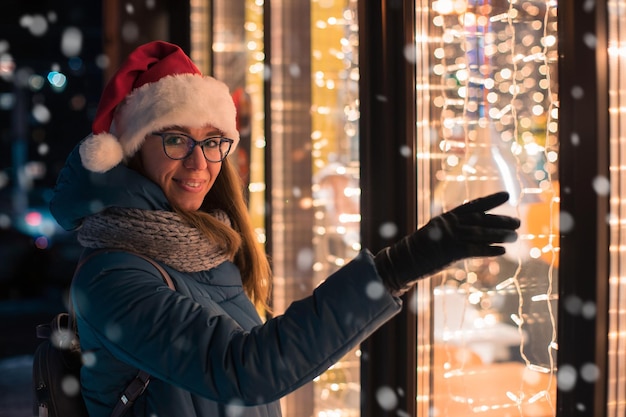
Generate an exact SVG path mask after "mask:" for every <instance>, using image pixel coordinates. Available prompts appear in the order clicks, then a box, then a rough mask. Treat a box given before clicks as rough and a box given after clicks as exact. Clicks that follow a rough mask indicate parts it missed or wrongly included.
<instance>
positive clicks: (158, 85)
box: [80, 74, 239, 172]
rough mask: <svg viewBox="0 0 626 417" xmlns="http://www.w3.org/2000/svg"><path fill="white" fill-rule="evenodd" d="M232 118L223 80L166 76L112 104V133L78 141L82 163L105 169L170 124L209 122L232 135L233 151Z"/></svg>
mask: <svg viewBox="0 0 626 417" xmlns="http://www.w3.org/2000/svg"><path fill="white" fill-rule="evenodd" d="M236 116H237V110H236V108H235V104H234V102H233V99H232V97H231V95H230V92H229V90H228V87H227V86H226V84H224V83H222V82H221V81H218V80H216V79H215V78H213V77H209V76H203V75H200V74H177V75H168V76H165V77H163V78H161V79H159V80H158V81H156V82H153V83H148V84H145V85H143V86H141V87H139V88H137V89H135V90H133V91H132V92H131V93H130V94H129V95H128V96H127V97H126V98H125V100H124V101H123V102H122V103H121V104H120V105H119V106H118V107H117V109H116V111H115V115H114V118H113V124H112V126H111V129H110V130H111V132H110V133H106V132H105V133H100V134H97V135H94V136H91V137H89V138H87V139H86V140H85V141H84V142H83V144H81V147H80V155H81V159H82V162H83V166H84V167H85V168H87V169H88V170H90V171H94V172H106V171H108V170H109V169H111V168H113V167H114V166H115V165H117V164H119V163H120V162H122V161H124V160H127V159H128V158H130V157H132V156H133V155H134V154H135V153H136V152H137V150H139V148H140V147H141V145H142V144H143V142H144V140H145V138H146V136H147V135H149V134H150V133H152V132H157V131H159V130H161V129H164V128H167V127H173V126H181V127H190V128H199V127H204V126H207V125H210V126H212V127H214V128H216V129H218V130H220V131H221V132H222V134H223V135H224V136H225V137H227V138H230V139H233V141H234V143H233V146H232V147H231V151H230V153H231V154H232V153H233V151H234V150H235V148H236V147H237V144H238V143H239V132H238V131H237V120H236V118H237V117H236ZM115 136H117V139H116V137H115ZM197 139H201V138H197ZM115 144H117V147H116V146H115ZM120 147H121V149H120Z"/></svg>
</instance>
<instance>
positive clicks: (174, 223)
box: [78, 208, 230, 272]
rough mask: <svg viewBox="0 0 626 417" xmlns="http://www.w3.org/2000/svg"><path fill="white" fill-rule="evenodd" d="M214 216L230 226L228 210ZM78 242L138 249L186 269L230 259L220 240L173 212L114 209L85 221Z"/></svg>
mask: <svg viewBox="0 0 626 417" xmlns="http://www.w3.org/2000/svg"><path fill="white" fill-rule="evenodd" d="M212 215H213V216H214V217H215V218H216V219H218V220H219V221H221V222H222V223H224V224H227V225H229V226H230V219H229V218H228V215H227V214H226V213H225V212H223V211H217V212H215V213H212ZM78 241H79V242H80V243H81V245H83V246H85V247H88V248H115V249H122V250H127V251H129V252H138V253H141V254H143V255H146V256H148V257H150V258H153V259H156V260H157V261H160V262H163V263H165V264H166V265H169V266H171V267H172V268H174V269H177V270H179V271H182V272H197V271H204V270H207V269H211V268H213V267H215V266H217V265H219V264H221V263H222V262H224V261H227V260H229V259H228V256H227V255H226V253H225V252H224V250H223V249H222V247H220V245H219V244H218V243H217V242H211V241H209V240H208V239H207V237H206V236H204V235H203V234H202V233H200V231H199V230H198V229H196V228H195V227H191V226H189V225H187V223H185V222H184V221H183V220H182V219H181V218H180V216H179V215H178V214H176V213H174V212H170V211H154V210H140V209H133V208H110V209H107V210H105V211H103V212H101V213H98V214H94V215H93V216H89V217H87V218H86V219H85V220H84V222H83V225H82V227H81V228H80V230H79V231H78Z"/></svg>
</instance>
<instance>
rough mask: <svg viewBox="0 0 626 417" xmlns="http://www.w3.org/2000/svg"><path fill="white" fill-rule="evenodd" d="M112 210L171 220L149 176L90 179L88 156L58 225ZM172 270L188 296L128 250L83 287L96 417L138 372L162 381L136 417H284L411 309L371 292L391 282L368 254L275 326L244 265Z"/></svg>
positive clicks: (64, 182)
mask: <svg viewBox="0 0 626 417" xmlns="http://www.w3.org/2000/svg"><path fill="white" fill-rule="evenodd" d="M107 207H127V208H140V209H146V210H170V207H169V205H168V203H167V200H166V199H165V196H164V195H163V193H162V192H161V190H160V188H159V187H158V186H157V185H155V184H154V183H152V182H151V181H149V180H148V179H146V178H145V177H143V176H142V175H140V174H138V173H137V172H135V171H133V170H130V169H128V168H127V167H125V166H124V165H122V164H120V165H118V166H117V167H115V168H113V169H112V170H111V171H109V172H106V173H104V174H94V173H92V172H89V171H86V170H85V169H84V168H83V167H82V165H81V162H80V156H79V154H78V148H76V149H75V150H74V151H73V152H72V154H71V155H70V156H69V158H68V160H67V163H66V166H65V167H64V169H63V170H62V172H61V174H60V176H59V180H58V183H57V186H56V189H55V194H54V198H53V200H52V201H51V210H52V213H53V215H54V216H55V218H56V219H57V221H58V222H59V224H61V225H62V226H63V227H64V228H65V229H68V230H73V229H76V228H77V227H79V226H80V224H81V221H82V219H83V218H84V217H86V216H89V215H90V214H92V213H94V212H98V211H101V210H103V209H105V208H107ZM89 251H90V250H87V251H86V252H87V253H88V252H89ZM163 267H164V268H165V269H166V270H167V272H168V273H169V274H170V276H171V277H172V280H173V281H174V283H175V285H176V291H171V290H170V289H169V288H168V287H167V285H166V284H165V283H164V281H163V279H162V277H161V275H160V274H159V272H158V271H157V270H156V268H154V266H152V265H151V264H150V263H149V262H147V261H145V260H143V259H141V258H139V257H137V256H135V255H132V254H129V253H125V252H109V253H101V254H98V255H96V256H95V257H93V258H91V259H90V260H89V261H88V262H87V263H86V264H85V265H84V266H83V267H82V268H81V270H80V272H79V274H78V275H77V276H76V277H75V279H74V282H73V284H72V302H73V305H74V308H75V311H76V315H77V321H78V329H79V334H80V341H81V347H82V349H83V351H84V352H86V353H88V354H87V355H85V360H86V363H85V366H83V368H82V371H81V386H82V394H83V397H84V399H85V402H86V404H87V407H88V409H89V414H90V416H91V417H109V416H110V414H111V411H112V409H113V407H114V405H115V404H116V402H117V400H118V397H119V395H120V392H121V391H122V390H123V388H124V387H125V386H126V385H127V384H128V383H129V381H131V380H132V379H133V378H134V377H135V375H136V374H137V372H138V369H143V370H145V371H147V372H148V373H150V374H151V375H152V380H151V382H150V384H149V386H148V388H147V390H146V391H145V392H144V394H143V395H142V396H141V397H140V398H139V399H138V400H137V402H136V403H135V404H134V406H133V408H132V409H131V410H130V412H129V413H128V414H127V416H129V417H130V416H145V417H148V416H151V417H156V416H159V417H193V416H204V417H218V416H224V417H226V416H233V415H236V416H240V417H253V416H254V417H257V416H280V415H281V413H280V406H279V403H278V400H279V399H280V398H281V397H283V396H284V395H286V394H288V393H290V392H292V391H294V390H295V389H297V388H298V387H300V386H302V385H303V384H305V383H307V382H310V381H311V380H312V379H313V378H314V377H316V376H317V375H319V374H320V373H322V372H323V371H325V370H326V369H327V368H328V367H329V366H331V365H332V364H333V363H335V362H336V361H338V360H339V359H341V358H342V357H343V356H344V355H345V354H346V353H348V352H349V351H350V350H351V349H352V348H354V347H355V346H357V345H358V344H359V343H360V342H362V341H363V340H364V339H365V338H366V337H367V336H368V335H370V334H371V333H372V332H374V331H375V330H376V329H377V328H378V327H379V326H381V325H382V324H383V323H385V322H386V321H387V320H389V319H390V318H391V317H392V316H394V315H395V314H396V313H398V311H399V310H400V308H401V303H400V300H399V299H397V298H394V297H392V296H391V295H390V294H389V293H388V292H387V291H384V290H383V291H378V292H376V291H373V292H372V291H371V289H372V288H380V289H382V281H381V278H380V277H379V276H378V274H377V273H376V270H375V267H374V264H373V260H372V256H371V254H370V253H369V252H367V251H364V252H362V253H361V254H360V255H359V256H358V257H357V258H356V259H354V260H353V261H352V262H350V263H349V264H348V265H346V266H345V267H343V268H342V269H341V270H339V271H338V272H336V273H335V274H333V275H332V276H330V277H329V278H328V279H327V280H325V282H324V283H323V284H321V285H320V286H319V287H318V288H316V289H315V290H314V291H313V293H312V295H311V296H309V297H307V298H304V299H303V300H300V301H297V302H294V303H293V304H292V305H291V306H290V307H289V308H288V309H287V311H286V312H285V313H284V314H283V315H280V316H277V317H275V318H272V319H269V320H268V321H267V322H265V323H263V322H262V321H261V319H260V317H259V315H258V314H257V312H256V310H255V308H254V306H253V305H252V303H251V302H250V300H249V299H248V298H247V297H246V295H245V293H244V291H243V288H242V283H241V277H240V274H239V271H238V269H237V267H236V266H235V265H234V264H232V263H230V262H224V263H222V264H221V265H219V266H218V267H216V268H213V269H211V270H208V271H202V272H195V273H183V272H180V271H177V270H175V269H173V268H170V267H168V266H167V265H163ZM368 287H369V290H370V291H369V294H372V293H374V294H377V295H375V296H372V295H368Z"/></svg>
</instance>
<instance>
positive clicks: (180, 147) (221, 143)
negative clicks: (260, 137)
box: [151, 132, 234, 162]
mask: <svg viewBox="0 0 626 417" xmlns="http://www.w3.org/2000/svg"><path fill="white" fill-rule="evenodd" d="M151 134H152V135H154V136H159V137H160V138H161V139H162V140H163V150H164V151H165V155H167V156H168V158H170V159H175V160H180V159H186V158H187V157H189V155H191V153H192V152H193V150H194V148H195V147H196V146H199V147H200V148H201V149H202V153H203V154H204V157H205V158H206V160H207V161H209V162H222V161H223V160H224V158H226V156H228V153H229V152H230V148H231V146H232V145H233V142H234V141H233V140H232V139H228V138H224V137H222V136H211V137H209V138H206V139H204V140H202V141H196V140H195V139H194V138H192V137H191V136H189V135H186V134H184V133H174V132H153V133H151Z"/></svg>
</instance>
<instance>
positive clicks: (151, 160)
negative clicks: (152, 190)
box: [137, 126, 222, 211]
mask: <svg viewBox="0 0 626 417" xmlns="http://www.w3.org/2000/svg"><path fill="white" fill-rule="evenodd" d="M164 131H165V132H178V133H185V134H187V135H189V136H191V137H193V138H194V139H195V140H197V141H202V140H204V139H205V138H208V137H210V136H215V135H220V134H221V132H219V131H218V130H217V129H215V128H213V127H211V126H208V127H203V128H185V127H172V128H169V129H166V130H164ZM137 157H138V161H137V162H138V163H139V165H140V169H141V171H142V172H143V174H144V175H145V176H146V177H148V178H149V179H150V180H152V181H153V182H155V183H156V184H157V185H159V187H161V189H162V190H163V193H164V194H165V197H167V200H168V201H169V202H170V204H171V205H172V206H175V207H179V208H180V209H183V210H188V211H195V210H198V209H199V208H200V206H201V205H202V202H203V200H204V197H205V196H206V195H207V193H208V192H209V190H210V189H211V187H213V184H214V183H215V179H216V178H217V176H218V174H219V173H220V169H221V168H222V163H221V162H209V161H207V160H206V158H205V157H204V155H203V153H202V148H201V147H200V146H196V147H195V148H194V149H193V151H192V153H191V155H189V156H188V157H187V158H185V159H181V160H174V159H170V158H169V157H168V156H167V155H165V152H164V151H163V141H162V139H161V137H159V136H155V135H148V136H147V137H146V140H145V141H144V143H143V145H142V147H141V149H140V150H139V152H138V153H137Z"/></svg>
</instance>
